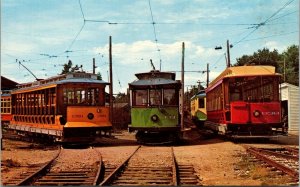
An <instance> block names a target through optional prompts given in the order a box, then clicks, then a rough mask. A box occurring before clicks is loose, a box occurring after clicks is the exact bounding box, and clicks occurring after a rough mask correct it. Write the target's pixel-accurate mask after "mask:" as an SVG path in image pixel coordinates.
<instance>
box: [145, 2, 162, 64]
mask: <svg viewBox="0 0 300 187" xmlns="http://www.w3.org/2000/svg"><path fill="white" fill-rule="evenodd" d="M148 3H149V9H150V13H151V19H152V26H153V33H154V38H155V43H156V48H157V52H158V56H159V62H160V66H161V54H160V49H159V47H158V40H157V35H156V29H155V22H154V18H153V13H152V8H151V2H150V0H148ZM160 69H161V67H160Z"/></svg>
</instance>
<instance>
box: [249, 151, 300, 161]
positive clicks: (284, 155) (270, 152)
mask: <svg viewBox="0 0 300 187" xmlns="http://www.w3.org/2000/svg"><path fill="white" fill-rule="evenodd" d="M252 149H255V150H256V151H259V152H263V153H266V154H269V155H274V156H277V157H281V158H288V159H291V160H295V161H298V160H299V158H298V157H297V156H292V155H287V154H284V153H277V152H275V151H269V150H265V149H257V148H252Z"/></svg>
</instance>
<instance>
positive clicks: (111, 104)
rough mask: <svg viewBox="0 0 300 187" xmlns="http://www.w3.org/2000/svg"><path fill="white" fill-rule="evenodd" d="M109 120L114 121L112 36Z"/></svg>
mask: <svg viewBox="0 0 300 187" xmlns="http://www.w3.org/2000/svg"><path fill="white" fill-rule="evenodd" d="M109 77H110V79H109V82H110V86H109V110H110V111H109V118H110V121H111V122H112V120H113V74H112V50H111V36H109Z"/></svg>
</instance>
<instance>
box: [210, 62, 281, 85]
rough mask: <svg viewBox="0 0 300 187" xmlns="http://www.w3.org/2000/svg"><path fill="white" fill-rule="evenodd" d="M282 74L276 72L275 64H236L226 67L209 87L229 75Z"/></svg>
mask: <svg viewBox="0 0 300 187" xmlns="http://www.w3.org/2000/svg"><path fill="white" fill-rule="evenodd" d="M272 75H275V76H280V74H279V73H276V72H275V67H274V66H236V67H229V68H226V69H225V70H224V71H223V72H222V73H221V74H220V75H219V76H218V77H217V78H215V80H213V81H212V82H211V83H210V84H209V86H208V87H212V86H214V85H215V84H216V83H217V82H219V80H222V79H224V78H229V77H250V76H272Z"/></svg>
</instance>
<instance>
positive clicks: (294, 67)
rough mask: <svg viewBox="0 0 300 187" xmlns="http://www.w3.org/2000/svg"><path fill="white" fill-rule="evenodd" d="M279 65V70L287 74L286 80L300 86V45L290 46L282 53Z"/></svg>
mask: <svg viewBox="0 0 300 187" xmlns="http://www.w3.org/2000/svg"><path fill="white" fill-rule="evenodd" d="M284 64H285V67H284ZM278 65H279V70H278V72H279V73H281V74H282V75H283V76H285V82H288V83H290V84H294V85H297V86H299V46H297V45H292V46H289V47H288V48H287V50H286V51H284V52H283V53H282V54H281V60H280V61H278ZM284 68H285V71H284ZM284 73H285V74H284Z"/></svg>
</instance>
